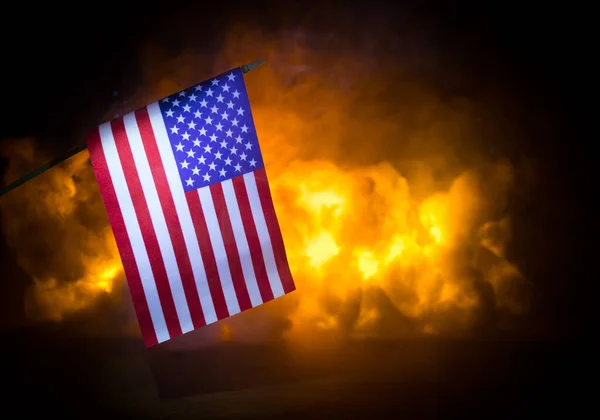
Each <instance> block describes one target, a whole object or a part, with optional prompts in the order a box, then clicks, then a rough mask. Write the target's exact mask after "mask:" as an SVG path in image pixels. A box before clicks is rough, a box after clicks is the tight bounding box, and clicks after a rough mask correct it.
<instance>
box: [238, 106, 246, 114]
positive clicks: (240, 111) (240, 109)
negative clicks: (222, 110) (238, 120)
mask: <svg viewBox="0 0 600 420" xmlns="http://www.w3.org/2000/svg"><path fill="white" fill-rule="evenodd" d="M237 113H238V115H244V110H243V109H242V107H239V108H238V110H237Z"/></svg>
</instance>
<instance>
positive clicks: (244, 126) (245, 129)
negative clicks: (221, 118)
mask: <svg viewBox="0 0 600 420" xmlns="http://www.w3.org/2000/svg"><path fill="white" fill-rule="evenodd" d="M240 128H241V129H242V133H247V132H248V127H247V126H246V124H244V125H242V126H241V127H240Z"/></svg>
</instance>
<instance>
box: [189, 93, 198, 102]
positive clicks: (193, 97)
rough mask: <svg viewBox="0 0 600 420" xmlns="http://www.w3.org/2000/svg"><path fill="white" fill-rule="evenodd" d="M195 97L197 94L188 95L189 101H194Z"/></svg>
mask: <svg viewBox="0 0 600 420" xmlns="http://www.w3.org/2000/svg"><path fill="white" fill-rule="evenodd" d="M196 98H197V96H196V95H194V94H193V93H192V94H191V95H190V101H194V102H196Z"/></svg>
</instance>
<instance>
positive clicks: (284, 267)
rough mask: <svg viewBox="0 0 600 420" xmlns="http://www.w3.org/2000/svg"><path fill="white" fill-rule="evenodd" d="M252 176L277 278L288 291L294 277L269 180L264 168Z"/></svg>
mask: <svg viewBox="0 0 600 420" xmlns="http://www.w3.org/2000/svg"><path fill="white" fill-rule="evenodd" d="M254 178H255V179H256V187H257V189H258V197H259V198H260V203H261V206H262V209H263V214H264V215H265V221H266V222H267V229H268V230H269V236H270V237H271V244H272V246H273V254H275V263H276V264H277V271H278V272H279V278H280V279H281V284H282V286H283V290H284V292H285V293H290V292H292V291H294V290H296V285H295V284H294V279H293V278H292V273H291V272H290V266H289V264H288V261H287V256H286V254H285V245H284V244H283V237H282V236H281V229H280V228H279V222H278V221H277V215H276V214H275V207H274V206H273V199H272V198H271V191H270V189H269V181H268V180H267V173H266V171H265V169H264V168H261V169H257V170H256V171H254Z"/></svg>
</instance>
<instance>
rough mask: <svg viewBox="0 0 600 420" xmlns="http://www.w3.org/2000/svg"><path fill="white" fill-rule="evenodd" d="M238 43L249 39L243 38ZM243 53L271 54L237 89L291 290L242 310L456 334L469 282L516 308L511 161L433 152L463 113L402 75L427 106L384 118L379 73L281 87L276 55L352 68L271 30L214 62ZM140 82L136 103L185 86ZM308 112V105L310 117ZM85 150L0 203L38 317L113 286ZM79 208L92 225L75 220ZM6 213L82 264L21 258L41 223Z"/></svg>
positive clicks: (467, 311)
mask: <svg viewBox="0 0 600 420" xmlns="http://www.w3.org/2000/svg"><path fill="white" fill-rule="evenodd" d="M252 36H255V37H256V41H257V42H250V41H249V39H251V38H252ZM259 41H260V42H259ZM251 45H261V47H260V48H258V47H257V48H254V49H252V48H250V47H249V46H251ZM339 54H341V53H339ZM256 57H261V58H262V57H264V58H266V59H267V62H269V63H274V64H273V67H269V66H268V65H267V66H263V67H261V68H259V69H258V70H255V71H253V72H252V73H251V74H249V75H247V76H246V83H247V86H248V91H249V95H250V98H251V101H252V104H253V114H254V119H255V122H256V126H257V131H258V133H259V138H260V142H261V150H262V153H263V155H264V160H265V163H266V169H267V173H268V176H269V183H270V186H271V190H272V195H273V199H274V202H275V207H276V211H277V214H278V217H279V221H280V225H281V230H282V233H283V235H284V240H285V245H286V249H287V254H288V260H289V263H290V266H291V269H292V273H293V275H294V278H295V281H296V285H297V291H295V292H294V293H293V294H291V295H290V296H286V297H283V298H281V299H278V300H277V301H275V302H272V303H269V304H267V305H265V307H264V308H263V309H256V310H254V311H257V310H261V311H265V312H267V313H269V316H270V317H271V318H272V319H276V318H281V317H284V318H286V319H288V320H289V321H290V324H289V325H290V328H289V329H288V330H286V337H288V338H290V339H293V338H303V339H310V337H313V333H314V332H315V331H317V332H318V331H327V332H339V333H341V332H342V331H345V332H346V333H347V332H348V331H350V333H351V334H356V335H359V336H364V335H369V334H375V335H384V336H388V335H392V336H395V335H396V334H401V333H402V332H404V331H408V330H410V331H411V332H415V333H426V334H437V333H443V332H448V331H450V332H452V331H459V330H461V329H462V328H466V327H468V326H469V325H470V324H471V323H472V321H473V320H474V319H475V317H476V316H477V315H476V314H477V313H478V311H479V310H480V309H481V306H482V305H483V304H484V303H483V300H482V298H481V297H480V295H479V294H478V293H479V292H478V290H479V289H477V288H476V287H475V280H476V279H479V278H481V280H480V281H483V282H485V283H486V284H487V285H489V286H490V287H491V289H492V290H493V292H494V293H495V298H496V300H495V305H496V306H497V307H498V308H506V309H507V310H509V311H510V312H511V313H521V312H522V311H523V310H524V308H526V303H525V300H523V299H522V297H521V295H520V294H519V293H517V292H515V291H519V290H521V289H522V288H523V287H524V285H526V283H527V282H526V280H525V279H524V278H523V276H522V275H521V274H520V272H519V269H518V267H516V266H515V265H514V264H512V263H511V262H509V261H507V260H506V258H505V256H504V249H505V246H506V244H507V242H508V240H509V239H510V223H509V222H508V221H509V219H510V218H509V215H508V214H506V211H505V209H504V207H503V204H502V203H503V200H504V199H505V197H506V194H507V192H508V191H509V190H510V186H511V184H512V182H513V179H512V177H513V175H512V168H511V167H510V165H509V164H507V163H506V162H502V161H495V162H492V161H486V160H484V159H479V160H478V162H480V163H478V165H480V166H479V167H477V168H474V167H470V166H467V165H466V164H462V163H460V162H459V161H458V159H454V160H453V159H451V157H449V156H448V153H449V152H448V151H447V150H446V149H444V147H445V146H444V145H445V144H446V143H447V142H449V141H450V140H449V139H448V138H446V136H447V135H448V134H446V133H447V132H448V131H447V130H445V129H438V127H439V126H441V127H446V126H448V125H452V124H459V123H461V122H460V121H462V119H468V118H467V117H465V116H464V115H458V114H456V113H453V112H454V111H453V110H452V109H445V108H444V105H443V104H441V103H440V102H439V101H437V100H435V99H434V98H433V95H432V94H431V93H430V92H426V91H424V92H421V91H419V90H415V89H416V88H414V86H410V83H409V82H408V81H407V82H406V86H407V89H408V88H411V89H413V91H416V92H417V93H416V94H415V95H416V96H419V95H420V96H419V97H420V98H422V99H420V100H421V102H422V107H423V110H431V109H433V110H434V111H428V112H429V113H428V114H423V115H428V117H425V116H422V115H421V114H418V115H417V113H418V112H420V111H414V114H410V115H409V114H407V113H408V112H409V111H408V110H406V107H405V108H402V101H403V100H404V99H403V98H402V97H398V98H397V101H398V103H397V104H396V106H397V107H398V108H402V109H405V111H402V112H397V113H396V114H394V117H393V118H390V119H384V117H382V116H380V117H378V115H385V112H384V111H385V108H384V106H385V105H384V104H383V103H379V102H378V100H377V99H375V97H373V96H369V93H370V92H371V90H373V89H383V87H384V86H385V85H384V83H386V80H385V77H384V76H383V75H382V76H381V78H379V79H377V80H371V81H369V83H370V84H366V82H364V83H363V82H361V81H360V80H356V81H355V85H354V86H355V87H354V88H353V90H351V91H347V92H343V91H341V90H340V89H339V87H338V86H336V85H335V84H332V83H330V81H329V79H327V76H326V75H323V74H322V73H320V72H318V71H316V70H315V71H314V72H312V73H311V72H309V73H308V74H307V75H306V77H305V78H304V79H302V81H300V82H298V84H297V85H290V84H289V83H288V81H287V79H286V77H287V76H289V75H288V74H287V73H286V72H288V73H290V72H292V70H291V68H292V65H291V64H290V69H288V70H285V68H284V69H283V70H282V69H281V67H282V66H283V65H282V64H281V63H296V62H305V63H306V65H307V66H313V67H314V68H316V69H329V71H332V72H334V71H341V70H340V68H343V69H347V71H344V72H341V73H340V74H351V73H352V69H351V66H352V65H351V63H352V60H351V59H350V58H348V57H342V56H339V57H338V56H335V54H333V55H331V54H328V55H323V54H320V53H317V52H312V51H310V50H309V49H308V48H307V47H305V46H302V45H299V44H298V43H297V42H296V41H294V42H292V41H291V40H286V39H284V40H283V41H277V42H270V41H269V40H268V39H261V38H260V37H258V36H256V35H248V34H245V35H244V36H243V37H240V38H232V39H230V40H229V42H228V45H227V47H226V48H225V49H224V51H223V52H222V54H221V55H220V56H219V57H218V59H217V61H216V62H218V63H219V64H218V69H217V68H215V70H216V71H222V70H223V69H226V68H228V67H229V66H230V65H231V66H233V65H237V64H240V63H241V62H249V61H253V60H254V59H256ZM146 59H147V60H148V61H147V62H145V63H144V68H146V69H153V68H156V69H159V68H160V69H161V70H156V71H157V72H158V71H161V72H162V71H164V67H162V66H155V65H154V64H155V63H154V61H153V58H152V57H151V56H147V57H146ZM157 60H158V59H157ZM198 60H199V59H198V58H197V57H193V56H189V55H184V56H182V57H180V58H178V59H175V60H173V62H172V63H170V66H169V69H173V74H176V69H179V68H187V67H186V66H181V65H179V64H180V63H186V65H187V66H189V65H193V64H194V63H196V64H198V67H197V68H201V65H200V64H201V63H200V62H199V61H198ZM337 62H339V64H336V63H337ZM276 63H279V64H277V65H278V66H279V67H277V66H276ZM340 66H341V67H340ZM344 66H345V67H344ZM166 73H168V72H166V71H165V74H166ZM169 74H170V73H169ZM209 75H210V74H206V75H204V76H206V77H208V76H209ZM146 76H147V80H146V83H147V86H148V88H147V90H146V91H145V92H147V98H144V99H143V100H144V101H146V102H149V101H152V100H156V99H157V98H160V97H162V96H164V95H167V94H171V93H172V92H173V91H174V90H175V89H179V88H183V87H185V86H186V85H190V84H192V83H194V82H196V81H197V80H198V78H194V79H193V80H192V79H190V80H188V79H186V78H185V77H186V76H184V75H182V76H181V78H180V79H177V80H176V81H174V80H171V79H164V78H163V77H162V74H152V73H148V74H147V75H146ZM198 77H200V75H198ZM387 82H388V83H392V82H390V81H387ZM379 84H381V86H380V85H379ZM406 100H408V99H406ZM140 103H143V102H140ZM316 107H323V109H322V110H320V111H319V112H316V111H315V112H314V113H312V114H311V112H312V111H311V110H314V109H315V108H316ZM319 109H320V108H319ZM379 111H381V112H379ZM423 112H425V111H423ZM430 114H431V115H430ZM415 115H417V116H415ZM411 116H412V118H413V119H415V121H417V120H418V121H419V123H420V124H424V126H426V128H427V129H423V130H422V131H418V132H416V131H414V130H413V131H410V129H409V127H408V125H404V123H403V121H405V120H408V119H409V118H411ZM418 118H420V120H419V119H418ZM427 118H429V119H430V120H427ZM427 124H428V125H427ZM412 144H417V145H418V146H415V150H416V151H415V150H413V149H407V150H408V151H410V152H411V153H412V155H411V158H410V159H404V157H403V156H404V155H403V154H402V153H401V152H397V153H395V152H394V153H390V152H389V150H392V148H394V147H398V148H400V147H401V146H406V145H412ZM18 145H19V147H18V148H17V147H15V148H14V149H13V153H12V154H11V158H12V161H14V162H15V165H14V167H12V168H13V172H11V173H10V175H11V176H12V175H14V174H16V173H18V170H17V169H18V168H20V166H19V165H20V164H22V162H29V163H31V161H32V160H33V159H34V158H33V149H32V143H29V142H20V143H18ZM379 146H381V150H383V151H378V150H379V149H377V147H379ZM386 147H387V149H386ZM407 147H408V146H407ZM353 150H354V152H353ZM357 150H358V151H359V152H356V151H357ZM385 150H388V151H387V152H386V151H385ZM361 151H362V152H361ZM406 153H408V152H406ZM357 154H359V156H357ZM415 156H416V157H415ZM86 159H87V154H86V153H82V154H80V155H79V156H77V157H76V158H74V159H72V160H71V161H69V162H68V164H66V165H63V166H62V167H60V168H56V169H53V170H52V171H51V172H50V173H48V174H47V175H46V176H44V177H40V179H38V180H35V181H33V182H32V183H31V185H29V186H26V187H25V188H21V189H20V190H18V191H15V193H14V194H13V195H12V197H9V199H7V200H6V201H5V202H4V203H3V204H2V206H3V207H2V217H3V222H4V226H5V227H7V226H8V227H7V228H6V231H7V235H8V237H9V238H10V240H11V243H12V245H13V248H14V249H15V250H16V253H17V254H18V255H19V263H20V265H21V266H22V267H24V269H25V271H27V272H28V273H30V274H31V276H32V278H35V279H36V280H35V282H34V284H33V285H32V287H31V290H30V292H31V293H30V294H29V297H28V301H27V305H29V306H35V307H36V308H37V311H38V312H40V313H42V314H43V316H45V317H47V318H51V319H61V318H62V317H64V316H66V315H68V314H71V313H74V312H76V311H77V310H78V309H81V308H85V307H89V306H90V305H93V304H94V302H95V301H96V300H97V298H98V297H99V296H101V295H103V294H107V293H108V294H111V293H115V292H116V291H118V290H120V287H121V285H122V284H123V282H122V268H121V264H120V259H119V257H118V253H117V250H116V246H115V244H114V239H113V237H112V233H111V232H110V230H109V228H108V225H107V220H106V215H105V212H104V209H103V207H102V204H101V202H100V200H99V199H98V197H97V196H98V192H97V187H96V186H95V184H94V182H95V181H94V179H93V176H92V175H91V167H90V166H89V163H88V162H87V160H86ZM481 162H483V163H481ZM482 173H483V174H485V175H486V176H482ZM82 179H83V181H82ZM76 181H77V182H76ZM40 191H44V194H41V195H40ZM9 201H10V202H9ZM23 208H25V209H26V211H25V212H23ZM78 212H79V213H81V212H83V213H85V214H87V215H88V216H90V217H93V218H94V220H96V221H97V222H98V224H100V225H101V226H100V227H98V226H95V227H94V228H93V229H92V228H90V227H89V226H87V225H85V224H84V223H83V222H81V219H80V216H81V215H80V214H79V213H78ZM14 220H34V221H36V220H37V221H38V222H43V223H41V224H40V226H43V224H44V223H48V222H51V223H63V225H64V229H65V232H66V235H67V236H69V242H68V244H67V243H66V242H62V243H63V246H62V248H60V249H56V250H54V251H53V252H54V254H53V255H56V257H57V258H59V256H60V255H63V254H64V255H69V256H71V257H72V258H73V259H74V260H73V261H76V262H79V263H83V264H84V265H85V267H86V270H85V273H84V274H83V275H82V276H80V277H79V278H77V279H74V280H72V281H66V280H65V279H62V278H60V277H57V276H58V275H60V274H62V275H64V276H65V278H66V277H67V272H68V270H69V267H68V266H65V267H64V272H60V273H57V272H55V273H50V272H49V273H48V274H47V275H41V276H40V274H39V270H38V269H37V268H36V269H34V268H33V267H34V266H36V261H35V253H34V252H33V251H31V250H30V249H29V248H28V247H27V246H25V245H26V244H29V243H31V241H33V240H35V241H41V240H42V238H45V237H44V236H43V232H42V235H41V238H36V239H31V238H24V237H21V236H20V233H19V228H18V226H17V225H18V223H17V225H14ZM13 225H14V226H17V227H14V226H13ZM11 226H12V227H11ZM98 232H103V233H101V234H98ZM46 240H47V241H46V242H45V244H46V245H45V246H50V245H48V244H49V242H48V241H51V239H50V238H46ZM36 267H37V266H36ZM474 273H477V274H474ZM478 281H479V280H478ZM381 296H384V297H385V299H384V298H382V297H381ZM250 312H252V311H250ZM239 316H241V317H244V316H248V315H244V314H242V315H239ZM398 319H405V320H407V321H403V322H404V323H400V321H398ZM390 325H391V326H390ZM406 325H409V327H407V326H406ZM235 328H236V327H235V323H232V324H223V326H222V329H221V337H222V339H224V340H230V339H231V338H232V337H233V338H235V336H236V332H235Z"/></svg>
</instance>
